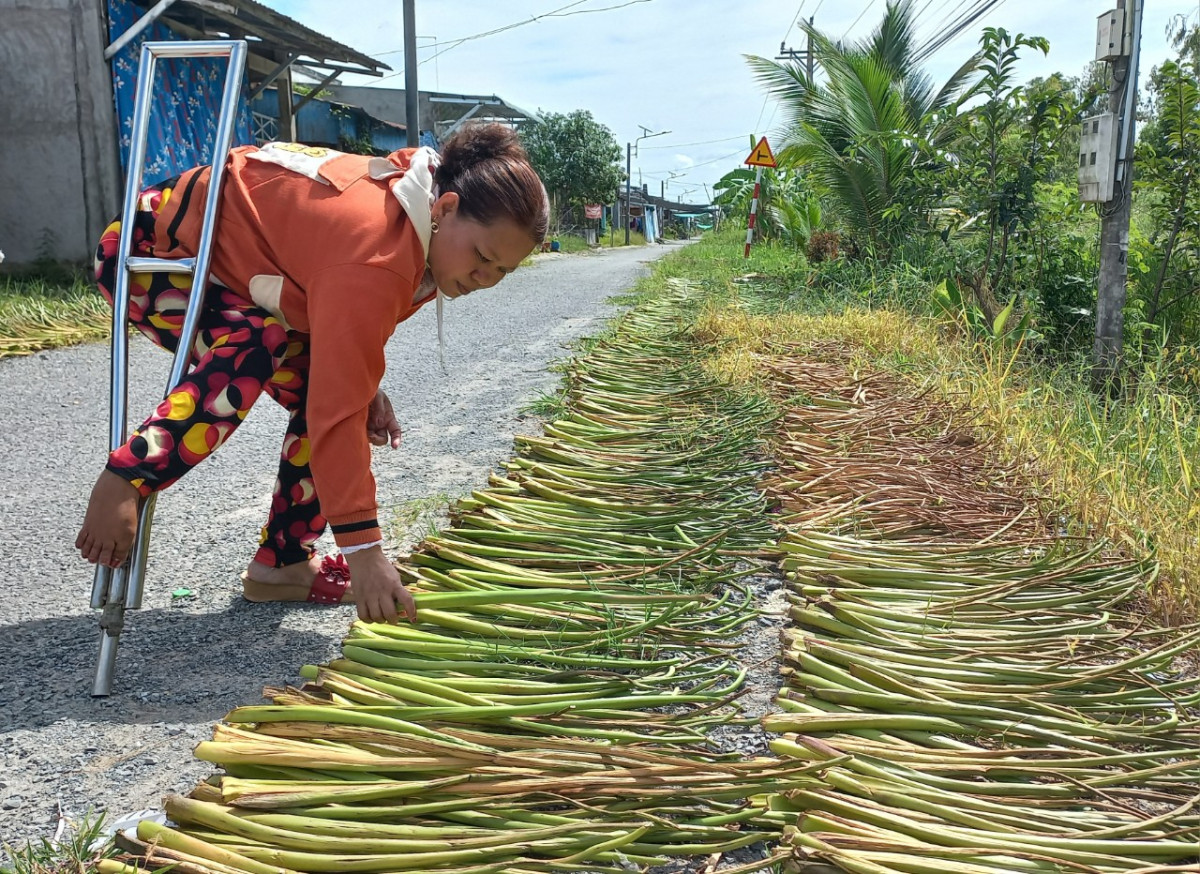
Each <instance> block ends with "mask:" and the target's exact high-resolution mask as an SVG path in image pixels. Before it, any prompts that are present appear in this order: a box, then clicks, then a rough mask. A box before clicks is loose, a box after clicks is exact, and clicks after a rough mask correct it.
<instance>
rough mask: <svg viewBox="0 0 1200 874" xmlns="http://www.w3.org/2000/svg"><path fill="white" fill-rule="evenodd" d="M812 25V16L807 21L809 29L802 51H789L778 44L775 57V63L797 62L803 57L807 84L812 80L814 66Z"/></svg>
mask: <svg viewBox="0 0 1200 874" xmlns="http://www.w3.org/2000/svg"><path fill="white" fill-rule="evenodd" d="M812 24H813V18H812V16H809V19H808V27H809V29H808V31H806V35H807V41H806V43H805V48H804V50H803V51H799V50H797V49H789V48H788V47H787V46H786V45H785V44H784V43H780V44H779V54H778V55H776V56H775V60H777V61H798V60H799V59H800V57H801V55H803V56H804V68H805V71H806V72H807V73H808V81H809V82H811V81H812V80H813V71H814V69H815V66H814V63H813V48H812Z"/></svg>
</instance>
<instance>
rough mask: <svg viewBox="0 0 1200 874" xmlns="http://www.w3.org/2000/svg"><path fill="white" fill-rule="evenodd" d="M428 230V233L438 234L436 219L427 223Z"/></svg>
mask: <svg viewBox="0 0 1200 874" xmlns="http://www.w3.org/2000/svg"><path fill="white" fill-rule="evenodd" d="M429 230H430V231H432V232H433V233H435V234H436V233H437V232H438V223H437V219H432V220H431V221H430V222H429Z"/></svg>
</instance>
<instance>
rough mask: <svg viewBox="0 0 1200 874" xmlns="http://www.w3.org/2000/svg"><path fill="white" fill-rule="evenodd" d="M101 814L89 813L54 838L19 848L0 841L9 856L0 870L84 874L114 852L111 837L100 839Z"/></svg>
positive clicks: (21, 873) (20, 873)
mask: <svg viewBox="0 0 1200 874" xmlns="http://www.w3.org/2000/svg"><path fill="white" fill-rule="evenodd" d="M103 834H104V818H103V817H102V816H96V817H92V816H91V815H90V814H89V815H88V816H85V817H84V818H83V821H82V822H80V823H78V824H75V825H73V826H71V825H68V826H67V827H66V828H65V829H64V833H63V834H62V835H61V836H59V837H57V838H56V839H55V840H48V839H46V838H41V839H39V840H38V841H31V842H30V843H28V844H27V845H25V846H24V847H22V848H20V849H15V848H13V847H10V846H8V845H7V844H0V849H3V850H4V852H5V854H7V856H8V857H9V859H10V860H11V861H10V863H9V864H7V865H0V874H84V872H92V871H96V870H98V865H99V863H100V861H101V860H103V859H109V858H111V857H113V856H115V855H117V852H118V850H117V848H116V846H115V845H114V844H113V843H112V841H111V840H102V835H103Z"/></svg>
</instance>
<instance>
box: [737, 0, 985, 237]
mask: <svg viewBox="0 0 1200 874" xmlns="http://www.w3.org/2000/svg"><path fill="white" fill-rule="evenodd" d="M915 17H916V16H915V13H914V11H913V0H890V2H889V3H888V4H887V9H886V11H885V12H884V16H883V20H882V21H881V22H880V23H879V25H878V26H877V27H876V28H875V30H874V32H873V33H872V34H871V35H870V36H869V37H868V38H866V39H864V40H859V41H855V42H851V43H848V44H846V45H842V44H840V43H838V42H835V41H834V40H833V39H831V38H830V37H828V36H827V35H825V34H823V33H821V32H820V31H819V30H816V29H815V28H813V27H812V26H811V25H805V31H806V32H807V33H808V34H809V35H810V37H811V39H812V50H813V55H814V58H815V63H816V65H817V66H818V67H820V69H821V72H822V73H823V74H824V76H823V79H824V81H823V82H817V81H812V80H810V79H809V77H808V74H807V71H806V70H805V69H804V68H803V67H802V66H801V65H799V64H797V63H794V62H786V63H780V62H777V61H773V60H769V59H766V58H761V57H757V56H753V55H751V56H748V58H747V60H748V61H749V63H750V66H751V67H752V69H753V70H754V73H755V76H756V77H757V78H758V80H759V81H760V82H761V83H762V84H763V85H764V86H765V87H766V88H767V90H768V92H769V93H770V94H772V95H773V96H774V97H775V98H776V99H778V100H779V102H780V104H781V107H782V109H783V111H784V114H785V115H784V118H785V121H784V126H783V130H782V136H781V138H780V139H781V146H782V147H781V148H780V149H779V152H778V158H779V160H780V163H781V165H786V166H793V167H804V168H806V169H807V172H808V174H809V177H810V179H811V181H812V182H813V183H814V184H815V185H816V186H817V187H818V188H819V189H820V190H821V191H822V193H823V194H824V195H825V197H826V200H827V202H828V204H829V206H830V207H832V210H833V211H834V212H835V213H836V215H837V217H838V218H840V219H841V221H842V222H844V223H845V225H846V226H847V228H848V230H849V231H850V232H851V233H852V234H854V235H855V236H856V237H857V238H858V240H859V243H860V244H863V245H865V246H867V247H869V248H870V249H872V250H873V251H875V252H876V253H879V254H885V253H886V251H887V249H888V248H889V247H890V244H891V243H892V242H893V241H894V240H896V239H898V238H899V236H900V235H901V234H903V233H904V232H905V231H906V230H908V229H909V228H910V227H911V225H912V222H913V219H914V218H916V217H917V216H919V215H920V214H921V211H922V209H923V205H922V204H921V203H920V201H919V197H918V196H917V192H915V191H914V190H913V187H912V182H913V179H914V173H913V170H914V164H913V157H914V155H915V154H917V153H918V152H926V151H927V149H929V148H933V149H937V148H939V147H940V146H941V145H943V144H944V143H946V142H947V141H948V139H949V138H950V137H951V136H952V135H953V131H954V115H955V113H954V112H953V111H948V110H952V109H953V108H954V107H955V105H956V103H957V102H958V101H959V100H960V99H962V98H963V97H964V96H965V95H964V92H965V91H966V89H967V88H968V86H969V84H970V79H971V77H972V74H973V73H974V71H975V67H976V65H977V63H978V60H979V58H978V55H975V56H972V57H971V58H969V59H968V60H967V62H966V63H964V64H963V65H962V66H961V67H960V68H959V69H958V70H957V72H955V73H954V75H953V76H951V77H950V79H949V80H948V81H947V82H946V83H945V84H944V85H943V86H942V87H941V88H937V89H935V88H934V84H933V81H932V79H931V78H930V77H929V76H928V75H927V74H925V73H924V72H922V71H921V70H920V68H919V67H918V66H917V64H916V63H915V57H916V55H917V52H918V49H919V46H918V44H917V41H916V38H915V33H914V19H915ZM918 145H919V146H921V148H920V149H918V148H917V146H918Z"/></svg>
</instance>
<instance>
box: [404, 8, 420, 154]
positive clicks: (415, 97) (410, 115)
mask: <svg viewBox="0 0 1200 874" xmlns="http://www.w3.org/2000/svg"><path fill="white" fill-rule="evenodd" d="M415 3H416V0H404V132H405V142H406V143H407V144H408V147H409V148H410V149H411V148H415V147H416V146H419V145H421V92H420V91H418V90H417V10H416V7H415V5H414V4H415Z"/></svg>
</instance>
